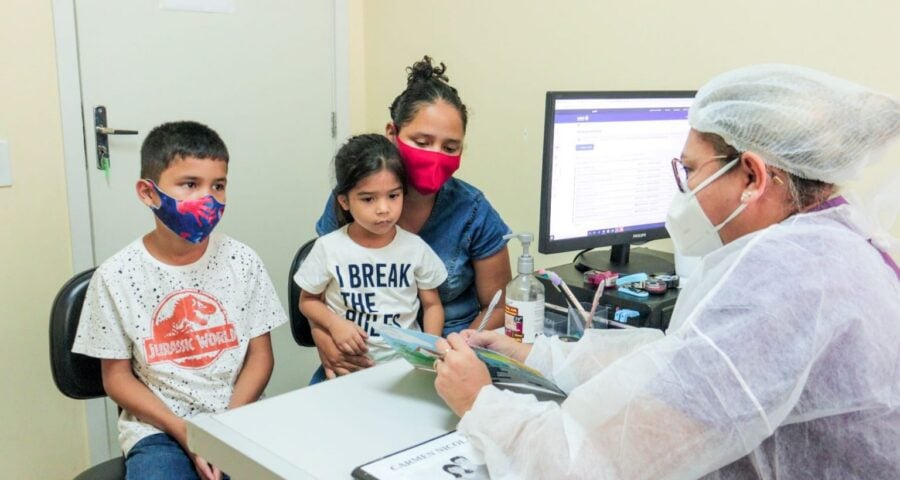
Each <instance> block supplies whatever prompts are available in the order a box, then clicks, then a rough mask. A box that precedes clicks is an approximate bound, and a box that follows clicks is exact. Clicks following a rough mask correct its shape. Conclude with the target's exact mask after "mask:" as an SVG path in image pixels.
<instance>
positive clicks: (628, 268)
mask: <svg viewBox="0 0 900 480" xmlns="http://www.w3.org/2000/svg"><path fill="white" fill-rule="evenodd" d="M575 268H576V269H578V270H579V271H581V272H586V271H588V270H612V271H614V272H618V273H620V274H626V275H627V274H630V273H641V272H643V273H647V274H654V273H675V261H674V257H673V256H672V254H671V253H666V252H660V251H658V250H651V249H649V248H635V249H634V250H631V245H613V247H612V249H611V250H593V251H590V252H585V253H583V254H581V256H580V257H579V258H578V260H577V261H576V262H575Z"/></svg>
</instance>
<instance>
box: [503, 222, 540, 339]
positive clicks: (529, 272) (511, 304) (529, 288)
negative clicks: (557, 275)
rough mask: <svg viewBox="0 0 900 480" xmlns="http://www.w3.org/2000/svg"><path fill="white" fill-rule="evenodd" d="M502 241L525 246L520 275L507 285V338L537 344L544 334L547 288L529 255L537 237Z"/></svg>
mask: <svg viewBox="0 0 900 480" xmlns="http://www.w3.org/2000/svg"><path fill="white" fill-rule="evenodd" d="M503 238H505V239H510V238H517V239H518V240H519V241H520V242H522V256H520V257H519V263H518V272H519V273H518V275H517V276H516V278H513V279H512V281H511V282H509V284H507V285H506V308H505V310H506V335H507V336H510V337H512V338H514V339H516V340H517V341H519V342H524V343H534V340H535V337H537V336H538V335H543V334H544V284H542V283H541V282H540V281H538V279H537V277H535V276H534V257H532V256H531V255H530V254H529V253H528V247H529V246H530V245H531V242H532V241H534V235H532V234H530V233H511V234H509V235H506V236H504V237H503Z"/></svg>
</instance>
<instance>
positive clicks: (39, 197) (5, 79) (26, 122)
mask: <svg viewBox="0 0 900 480" xmlns="http://www.w3.org/2000/svg"><path fill="white" fill-rule="evenodd" d="M53 41H54V40H53V17H52V12H51V9H50V2H49V1H40V2H35V1H33V0H4V2H3V4H2V7H0V65H2V66H3V67H2V70H0V71H2V73H0V139H3V140H7V141H8V142H9V148H10V157H11V158H12V178H13V186H12V187H4V188H0V232H2V233H0V265H2V267H0V268H2V274H0V338H2V339H3V347H2V348H0V365H2V370H0V372H2V374H0V375H2V380H0V385H3V395H2V396H0V425H2V428H0V452H3V454H2V455H0V472H3V473H2V474H0V476H2V477H4V478H72V477H73V476H75V474H76V473H77V472H78V471H80V470H81V469H83V468H84V467H86V466H87V462H88V454H87V436H86V435H87V434H86V427H85V414H84V402H80V401H76V400H70V399H67V398H65V397H63V396H62V395H61V394H60V393H59V392H58V391H57V390H56V387H54V385H53V382H52V380H51V378H50V365H49V361H48V344H47V342H48V340H47V328H48V324H47V322H48V317H49V311H50V302H51V301H52V300H53V296H54V295H55V293H56V290H57V289H58V288H59V286H61V285H62V284H63V283H64V282H65V281H66V279H68V278H69V277H70V276H71V275H72V267H71V265H72V262H71V254H70V247H69V239H70V237H69V224H68V222H69V219H68V216H67V215H68V214H67V203H66V184H65V170H64V166H63V156H62V133H61V127H60V117H59V97H58V94H57V83H56V82H57V79H56V63H55V62H56V60H55V56H54V44H53Z"/></svg>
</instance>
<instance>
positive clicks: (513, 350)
mask: <svg viewBox="0 0 900 480" xmlns="http://www.w3.org/2000/svg"><path fill="white" fill-rule="evenodd" d="M460 335H461V336H462V338H463V339H465V341H466V343H467V344H468V345H471V346H473V347H481V348H486V349H488V350H493V351H495V352H497V353H502V354H503V355H506V356H507V357H510V358H513V359H515V360H518V361H520V362H525V358H527V357H528V354H529V353H531V345H526V344H524V343H519V342H517V341H515V340H513V339H512V338H511V337H507V336H506V335H503V334H502V333H497V332H485V331H482V332H478V331H475V330H463V331H462V333H460Z"/></svg>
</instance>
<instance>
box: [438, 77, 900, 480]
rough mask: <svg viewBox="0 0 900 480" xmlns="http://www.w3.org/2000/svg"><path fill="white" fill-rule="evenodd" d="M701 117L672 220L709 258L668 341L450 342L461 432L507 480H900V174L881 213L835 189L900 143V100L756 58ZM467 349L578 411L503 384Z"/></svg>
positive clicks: (712, 88)
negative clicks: (486, 354)
mask: <svg viewBox="0 0 900 480" xmlns="http://www.w3.org/2000/svg"><path fill="white" fill-rule="evenodd" d="M689 119H690V123H691V127H692V130H691V132H690V135H689V137H688V139H687V141H686V144H685V146H684V150H683V152H682V154H681V156H680V158H677V159H673V160H672V167H673V172H674V173H675V179H674V181H676V182H677V184H678V186H679V189H680V190H681V191H680V192H679V193H677V194H676V196H675V198H674V199H673V202H672V206H671V207H670V211H669V215H668V220H667V222H666V223H667V228H668V229H669V233H670V235H671V237H672V240H673V243H674V245H675V248H676V249H677V250H678V251H680V252H681V253H684V254H686V255H695V256H702V257H703V259H702V261H701V263H700V265H699V266H698V268H697V270H695V271H694V273H693V274H692V276H691V281H690V282H689V285H687V286H686V287H685V288H684V289H683V290H682V292H681V294H680V295H679V299H678V302H677V305H676V308H675V311H674V313H673V316H672V319H671V323H670V327H669V329H668V330H667V331H666V332H665V334H663V332H661V331H657V330H650V329H636V330H620V331H616V330H608V331H606V330H604V331H598V330H590V331H588V332H586V335H585V336H584V337H583V338H582V339H581V340H580V341H578V342H577V343H568V344H567V343H563V342H560V341H559V339H557V338H540V339H539V340H538V341H536V342H535V343H534V344H533V346H528V345H522V344H518V343H516V342H514V341H512V340H511V339H509V338H506V337H504V336H502V335H499V334H495V333H475V332H473V331H466V332H464V333H463V334H462V335H456V334H454V335H451V336H450V337H449V338H448V341H447V342H442V343H441V344H440V345H439V349H440V351H441V352H445V355H444V356H443V360H441V361H438V362H436V368H437V372H438V375H437V378H436V380H435V387H436V388H437V391H438V392H439V393H440V395H441V396H442V398H443V399H444V400H445V401H446V402H447V404H448V405H449V406H450V408H452V409H453V411H454V412H456V413H457V414H458V415H460V416H461V417H462V418H461V420H460V422H459V426H458V429H459V431H460V432H462V433H463V434H465V435H466V436H467V437H468V438H469V439H470V440H471V442H472V443H473V444H474V445H475V446H476V447H477V448H479V449H480V450H482V451H483V452H484V456H485V460H486V463H487V465H488V468H489V470H490V474H491V478H494V479H495V480H496V479H507V478H529V479H532V478H533V479H548V478H552V479H564V478H592V479H601V478H609V479H633V478H641V479H682V478H699V477H705V478H725V479H743V478H763V479H774V478H790V479H805V478H809V479H829V478H833V479H845V478H866V479H897V478H900V270H898V268H897V265H896V263H895V262H894V260H893V258H892V257H891V255H890V253H889V252H890V251H891V248H892V246H896V241H895V240H893V239H892V238H891V237H890V236H889V235H887V234H885V233H884V232H885V231H886V230H887V229H886V228H885V227H889V225H887V226H886V225H878V223H877V222H874V221H872V220H871V219H869V218H868V217H873V216H874V215H867V214H872V213H873V212H874V209H875V208H876V206H879V205H880V206H881V207H886V208H888V209H893V212H887V213H888V215H882V217H885V216H886V217H888V218H890V217H891V215H890V213H894V214H896V209H897V207H898V205H900V198H897V197H898V195H900V187H898V185H900V175H897V172H898V170H900V167H898V168H891V169H890V172H889V175H891V176H892V177H893V178H892V179H890V180H889V181H887V182H885V185H886V187H885V188H884V189H882V190H881V191H876V192H869V193H870V194H872V195H870V197H872V203H871V204H870V205H871V206H867V207H866V208H860V207H859V205H858V204H855V203H854V202H853V201H852V200H851V201H850V202H848V201H847V199H846V198H845V196H843V195H842V191H841V190H840V189H839V188H838V185H840V184H844V183H845V182H847V181H848V180H852V179H854V178H856V177H857V175H858V174H859V173H860V171H861V170H862V169H863V168H865V167H866V166H867V165H869V164H871V163H873V162H874V161H875V160H876V159H878V153H879V151H883V150H884V149H885V148H884V147H886V146H887V145H888V144H889V143H890V142H891V140H893V139H896V138H897V137H898V136H900V103H898V101H897V100H896V99H893V98H891V97H889V96H887V95H883V94H880V93H877V92H874V91H872V90H869V89H868V88H865V87H862V86H859V85H856V84H854V83H851V82H848V81H845V80H842V79H838V78H835V77H833V76H830V75H827V74H825V73H822V72H818V71H814V70H810V69H807V68H802V67H796V66H788V65H757V66H751V67H746V68H741V69H738V70H734V71H730V72H727V73H724V74H722V75H720V76H718V77H716V78H714V79H713V80H711V81H710V82H709V83H708V84H707V85H705V86H704V87H703V88H702V89H701V90H700V91H699V92H698V94H697V97H696V99H695V101H694V103H693V105H692V107H691V110H690V114H689ZM892 162H893V164H894V165H897V164H898V162H897V161H896V159H894V160H892ZM881 213H885V212H884V211H882V212H881ZM894 218H896V215H895V216H894ZM892 242H893V244H892ZM895 255H896V253H895ZM469 345H479V346H485V347H488V348H491V349H495V350H498V351H501V352H504V353H506V354H508V355H510V356H513V357H515V358H518V359H520V360H523V361H525V362H526V363H527V364H528V365H530V366H532V367H534V368H536V369H538V370H540V371H541V372H543V373H544V374H545V375H547V376H548V377H550V378H552V379H553V380H555V381H556V382H557V383H558V384H559V385H560V386H561V387H562V388H564V389H565V390H566V391H567V392H568V393H569V396H568V398H567V399H566V400H565V401H563V402H562V403H560V404H557V403H553V402H538V401H536V400H535V398H534V397H532V396H529V395H521V394H516V393H511V392H508V391H503V390H499V389H497V388H495V387H493V386H491V385H490V379H489V377H488V375H487V371H486V369H485V368H484V366H483V364H481V362H479V361H478V360H477V359H476V357H475V356H474V355H473V353H472V351H471V349H470V348H469Z"/></svg>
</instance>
